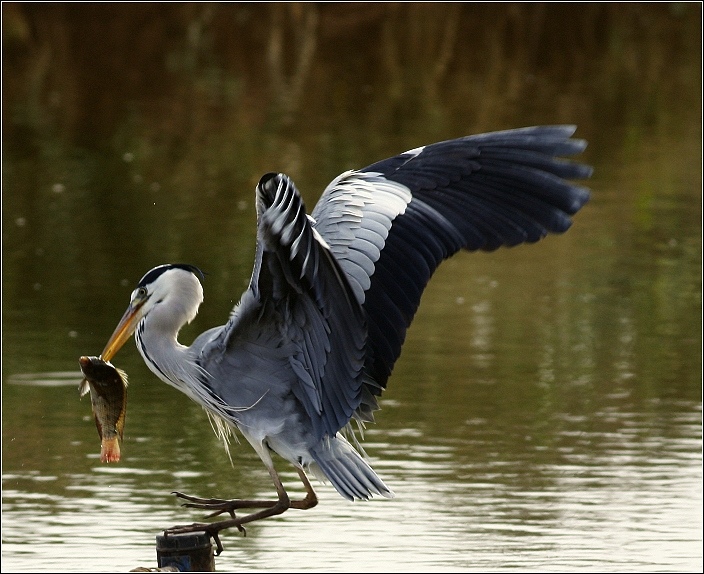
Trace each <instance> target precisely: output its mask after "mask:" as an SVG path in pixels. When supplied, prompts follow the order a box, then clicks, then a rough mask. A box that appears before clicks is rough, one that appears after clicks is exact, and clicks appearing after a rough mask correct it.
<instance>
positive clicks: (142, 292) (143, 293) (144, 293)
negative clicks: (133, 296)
mask: <svg viewBox="0 0 704 574" xmlns="http://www.w3.org/2000/svg"><path fill="white" fill-rule="evenodd" d="M146 296H147V288H146V287H140V288H139V289H137V297H139V298H140V299H142V298H144V297H146Z"/></svg>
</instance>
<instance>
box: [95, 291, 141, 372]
mask: <svg viewBox="0 0 704 574" xmlns="http://www.w3.org/2000/svg"><path fill="white" fill-rule="evenodd" d="M141 307H142V305H141V304H138V305H130V306H129V307H128V308H127V311H125V314H124V315H123V316H122V319H120V322H119V323H118V324H117V327H115V331H113V334H112V335H110V339H108V342H107V344H106V345H105V348H104V349H103V352H102V353H100V358H101V359H103V361H109V360H110V359H112V358H113V357H114V356H115V355H116V354H117V352H118V351H119V350H120V348H121V347H122V345H124V344H125V343H126V342H127V340H128V339H129V338H130V337H131V336H132V333H134V330H135V329H136V328H137V323H139V321H140V319H141V318H142V316H141V314H140V313H139V310H140V309H141Z"/></svg>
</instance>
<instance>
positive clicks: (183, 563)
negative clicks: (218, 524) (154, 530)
mask: <svg viewBox="0 0 704 574" xmlns="http://www.w3.org/2000/svg"><path fill="white" fill-rule="evenodd" d="M156 559H157V564H158V566H159V568H164V567H167V566H172V567H174V568H177V569H178V571H179V572H215V555H214V552H213V546H212V544H211V543H210V536H209V535H208V534H206V533H205V532H193V533H190V532H189V533H186V534H171V535H169V536H164V535H163V534H159V535H157V537H156Z"/></svg>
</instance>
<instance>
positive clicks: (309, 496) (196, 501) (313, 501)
mask: <svg viewBox="0 0 704 574" xmlns="http://www.w3.org/2000/svg"><path fill="white" fill-rule="evenodd" d="M296 472H298V476H299V477H300V479H301V481H302V482H303V486H305V489H306V496H305V497H304V498H302V499H301V500H292V501H290V507H291V508H297V509H299V510H307V509H309V508H313V507H314V506H315V505H317V504H318V497H317V496H316V494H315V491H314V490H313V487H312V486H311V484H310V481H309V480H308V477H307V476H306V474H305V472H304V471H303V469H302V468H301V467H299V466H296ZM270 474H271V471H270ZM277 478H278V475H277ZM274 484H276V480H275V481H274ZM173 494H175V495H176V496H177V497H179V498H181V499H183V500H186V501H187V502H185V503H184V504H183V505H182V506H185V507H187V508H200V509H202V510H212V511H213V512H212V513H211V514H209V515H208V516H206V518H213V517H215V516H218V515H219V514H223V513H225V512H227V513H229V514H230V516H231V517H232V518H235V510H238V509H240V508H271V507H272V506H274V505H276V504H278V501H277V500H243V499H239V498H237V499H234V500H225V499H222V498H199V497H196V496H189V495H187V494H183V493H181V492H174V493H173Z"/></svg>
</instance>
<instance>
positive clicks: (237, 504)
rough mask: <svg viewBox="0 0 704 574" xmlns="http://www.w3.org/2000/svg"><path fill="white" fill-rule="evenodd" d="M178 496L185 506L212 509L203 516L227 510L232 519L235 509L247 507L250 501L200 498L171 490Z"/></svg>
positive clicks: (212, 515) (213, 515) (210, 516)
mask: <svg viewBox="0 0 704 574" xmlns="http://www.w3.org/2000/svg"><path fill="white" fill-rule="evenodd" d="M172 494H175V495H176V496H177V497H178V498H180V499H182V500H186V501H187V502H184V503H183V504H182V505H181V506H184V507H186V508H200V509H201V510H210V511H212V512H211V513H210V514H208V515H207V516H206V517H205V518H214V517H216V516H219V515H220V514H223V513H225V512H227V513H228V514H229V515H230V517H231V518H232V519H233V520H234V519H236V518H237V517H236V516H235V510H238V509H240V508H247V507H249V506H250V504H251V501H247V500H239V499H234V500H225V499H223V498H200V497H198V496H190V495H188V494H183V493H182V492H173V493H172Z"/></svg>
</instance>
